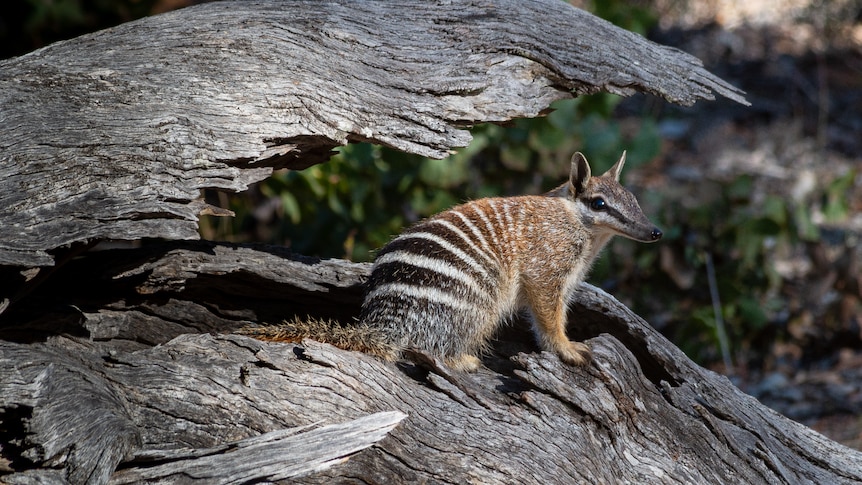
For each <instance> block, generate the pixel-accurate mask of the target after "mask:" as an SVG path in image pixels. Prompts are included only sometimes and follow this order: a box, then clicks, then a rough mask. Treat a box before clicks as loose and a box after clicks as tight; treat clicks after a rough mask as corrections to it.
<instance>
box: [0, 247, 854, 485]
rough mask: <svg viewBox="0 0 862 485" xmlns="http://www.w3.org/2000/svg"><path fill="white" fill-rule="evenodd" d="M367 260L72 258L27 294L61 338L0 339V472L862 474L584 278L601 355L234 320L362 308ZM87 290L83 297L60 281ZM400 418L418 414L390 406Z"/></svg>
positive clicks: (178, 251) (558, 476) (459, 478)
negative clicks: (378, 354)
mask: <svg viewBox="0 0 862 485" xmlns="http://www.w3.org/2000/svg"><path fill="white" fill-rule="evenodd" d="M368 271H369V266H368V265H367V264H354V263H349V262H346V261H340V260H316V259H312V258H305V257H292V256H290V255H289V254H287V253H285V252H284V251H283V250H282V249H278V248H271V247H253V246H232V245H223V244H212V243H195V242H187V243H177V242H174V243H166V244H162V245H156V246H148V247H144V248H141V249H134V250H113V251H103V252H95V253H89V254H87V255H85V256H84V257H81V258H79V259H77V260H75V261H73V262H70V263H69V264H67V265H65V266H64V267H62V268H60V269H58V271H57V272H56V273H55V274H54V278H53V279H52V282H50V283H46V284H45V285H43V286H42V287H40V288H39V290H38V291H37V292H36V293H34V294H33V295H31V297H30V299H29V304H30V305H32V306H33V307H34V308H42V309H53V312H50V313H49V312H45V311H42V315H44V318H45V319H46V320H47V323H46V326H47V325H49V324H50V325H51V328H52V329H53V328H54V326H57V325H62V327H63V328H64V329H65V331H64V334H63V335H57V334H56V332H53V331H48V332H46V333H45V334H44V335H41V336H40V335H36V334H34V333H33V332H32V323H31V324H30V325H27V326H26V327H27V328H26V330H27V332H23V331H22V332H19V333H17V334H14V335H15V338H13V339H9V340H6V341H3V342H0V360H2V365H0V396H2V397H0V409H2V410H3V413H2V414H0V417H1V418H0V419H2V423H3V426H2V427H0V428H2V432H3V435H4V436H2V439H0V442H3V443H10V445H4V448H3V455H2V456H3V457H4V458H6V459H7V460H11V461H12V463H11V465H10V466H11V467H12V468H15V469H16V470H27V471H26V472H22V473H17V474H13V475H9V476H7V477H3V478H4V479H6V480H7V481H10V482H12V483H30V482H36V481H37V480H36V479H32V478H31V477H32V475H33V474H37V473H40V474H41V475H36V476H39V477H40V479H44V476H43V475H44V474H45V473H48V472H50V470H46V469H48V468H54V469H58V468H59V469H60V470H62V473H63V475H62V476H61V477H60V478H63V479H68V480H69V481H71V482H73V483H84V482H90V483H104V482H105V481H106V480H110V481H113V482H115V483H129V482H133V481H138V480H143V479H147V480H164V481H165V482H167V483H178V482H185V481H189V480H191V479H193V478H201V479H205V480H206V481H207V482H208V483H233V482H235V481H237V482H244V481H250V480H255V479H259V480H263V479H273V478H274V477H276V478H277V477H293V479H294V480H298V479H300V478H301V481H303V482H305V483H331V482H333V481H334V482H347V481H359V482H374V483H401V482H408V481H410V482H414V481H415V482H430V483H438V482H454V483H464V482H478V483H622V482H626V481H628V482H631V483H652V482H661V483H770V484H772V483H788V484H796V483H856V482H858V481H860V480H862V454H860V453H859V452H857V451H854V450H851V449H848V448H846V447H844V446H842V445H839V444H837V443H834V442H832V441H830V440H828V439H826V438H824V437H823V436H821V435H819V434H817V433H816V432H814V431H812V430H810V429H808V428H806V427H804V426H802V425H801V424H798V423H795V422H793V421H791V420H789V419H787V418H784V417H782V416H780V415H778V414H777V413H775V412H773V411H771V410H770V409H768V408H766V407H764V406H763V405H761V404H760V403H758V402H757V401H756V400H755V399H753V398H751V397H750V396H747V395H745V394H743V393H742V392H740V391H739V390H738V389H736V388H735V387H734V386H733V385H732V384H731V383H730V382H729V381H728V380H727V379H726V378H724V377H722V376H720V375H718V374H715V373H713V372H710V371H707V370H705V369H702V368H700V367H699V366H697V365H696V364H694V363H693V362H691V361H690V360H689V359H688V358H687V357H686V356H685V355H684V354H683V353H682V352H681V351H679V350H678V349H677V348H675V347H674V346H673V345H672V344H671V343H670V342H668V341H667V340H666V339H664V338H663V337H662V336H661V335H660V334H658V333H657V332H656V331H655V330H653V329H652V327H650V326H649V325H648V324H647V323H646V322H644V321H643V320H642V319H640V318H639V317H637V316H636V315H635V314H633V313H632V312H631V311H630V310H628V309H627V308H626V307H624V306H623V305H622V304H620V303H619V302H618V301H617V300H615V299H614V298H613V297H611V296H610V295H608V294H607V293H604V292H603V291H601V290H599V289H596V288H594V287H592V286H590V285H586V284H585V285H582V287H581V288H580V290H579V291H578V295H577V301H576V303H575V304H574V305H573V307H572V309H571V313H570V319H571V325H570V329H569V334H570V335H571V336H572V337H573V338H578V339H586V340H587V342H588V343H589V345H590V346H591V347H592V349H593V352H594V362H593V364H592V365H591V366H589V367H586V368H575V367H571V366H568V365H565V364H563V363H562V362H560V361H559V360H558V359H557V357H556V356H554V355H553V354H549V353H545V352H540V351H539V350H538V349H537V347H536V345H535V344H534V342H533V339H532V335H531V334H530V333H529V331H528V329H527V327H526V326H525V325H523V324H521V323H515V324H513V325H512V327H511V328H507V329H506V331H505V332H503V333H502V334H501V335H500V337H499V339H498V340H497V341H496V342H495V343H494V345H493V351H492V353H491V354H490V355H488V356H486V357H485V358H484V360H483V363H484V367H483V368H482V369H480V371H479V372H477V373H475V374H467V373H457V372H452V371H449V370H448V369H447V368H446V367H445V366H443V365H442V364H440V363H439V362H437V361H435V360H433V359H431V358H429V357H428V356H425V355H422V354H413V355H411V356H410V358H409V359H408V360H405V361H402V362H398V363H385V362H382V361H379V360H377V359H375V358H373V357H370V356H368V355H365V354H361V353H358V352H349V351H344V350H340V349H337V348H334V347H331V346H329V345H325V344H321V343H317V342H314V341H304V342H302V343H301V344H281V343H267V342H260V341H257V340H253V339H250V338H247V337H244V336H240V335H234V334H231V333H230V332H231V331H232V330H234V329H236V328H238V327H240V326H242V325H245V324H247V323H249V322H252V321H254V322H267V321H275V320H274V319H275V318H277V317H278V316H284V315H285V314H286V313H288V312H290V313H296V314H305V313H307V312H312V315H313V316H317V317H320V316H332V315H333V312H332V311H330V310H331V309H333V308H338V311H337V312H335V313H340V314H341V317H342V318H345V317H344V315H350V314H353V315H355V314H356V312H357V311H358V307H359V304H360V298H361V285H362V282H363V281H364V280H365V278H366V277H367V274H368ZM72 287H78V288H86V290H80V291H78V292H68V291H64V292H60V291H56V290H57V289H58V288H72ZM278 308H282V309H286V310H284V311H282V312H281V313H279V312H278V310H277V309H278ZM314 310H317V312H316V313H315V312H314ZM321 310H323V311H321ZM14 311H15V312H23V313H25V314H31V310H28V309H22V308H16V309H15V310H14ZM35 311H36V310H35V309H34V310H32V312H35ZM347 318H349V317H347ZM22 330H24V329H22ZM74 335H81V337H77V336H74ZM10 340H16V341H10ZM391 412H398V413H403V414H404V415H406V416H407V417H406V418H405V419H403V421H400V418H401V417H403V416H400V415H398V414H383V415H381V414H379V413H391ZM369 416H370V417H369ZM398 421H400V424H397V426H396V423H398ZM318 423H324V424H327V425H332V426H327V427H324V428H320V429H321V430H323V434H324V435H325V436H327V437H329V439H330V441H325V442H324V441H318V439H319V438H318V437H315V436H305V434H303V433H301V432H300V431H279V430H291V429H294V428H300V427H306V426H310V425H314V424H318ZM392 426H395V427H394V429H392V430H391V431H390V432H389V434H388V436H386V437H385V438H384V439H382V440H381V441H378V442H376V444H374V446H371V447H368V448H365V450H364V451H361V452H359V453H356V454H354V455H352V457H351V458H350V459H349V460H346V461H342V462H340V463H338V464H336V465H335V466H332V467H331V468H327V469H326V470H321V468H323V467H324V466H328V465H332V464H333V463H335V462H339V461H340V460H339V458H344V457H346V456H348V455H349V454H351V453H354V452H356V451H357V450H358V449H360V447H361V446H366V445H369V444H371V443H374V442H375V440H377V439H379V438H381V437H382V435H383V434H385V433H386V431H388V430H389V429H391V427H392ZM354 427H356V428H358V429H360V430H362V432H361V433H359V435H358V436H357V432H356V431H355V429H356V428H354ZM267 433H274V434H275V435H276V436H279V437H283V438H284V439H288V440H290V441H286V442H280V441H278V440H270V439H271V438H272V437H273V436H272V435H271V434H269V435H268V434H267ZM353 438H355V439H357V440H360V441H361V444H354V443H348V441H349V439H353ZM261 443H265V444H261ZM299 444H301V445H302V446H300V445H299ZM341 445H344V446H345V447H346V448H344V447H341ZM348 445H350V446H348ZM295 446H296V447H297V448H294V447H295ZM336 446H339V447H338V448H337V449H336ZM275 450H277V452H276V451H275ZM309 450H311V452H310V455H307V454H305V453H306V452H307V451H309ZM315 453H319V455H315ZM315 459H317V460H318V461H314V463H315V464H311V462H312V461H313V460H315ZM306 461H308V463H309V464H308V466H307V467H305V468H303V469H301V470H299V471H296V468H295V467H296V465H297V463H305V462H306ZM317 463H320V465H317ZM55 471H56V470H55ZM215 471H217V472H215ZM302 477H304V478H302Z"/></svg>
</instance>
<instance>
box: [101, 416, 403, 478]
mask: <svg viewBox="0 0 862 485" xmlns="http://www.w3.org/2000/svg"><path fill="white" fill-rule="evenodd" d="M406 417H407V415H406V414H404V413H402V412H398V411H388V412H380V413H375V414H371V415H368V416H365V417H362V418H358V419H355V420H353V421H348V422H345V423H338V424H329V425H326V426H321V427H319V428H315V429H309V428H311V427H309V426H304V427H301V428H300V429H298V430H297V429H285V430H276V431H271V432H269V433H265V434H262V435H259V436H254V437H252V438H247V439H244V440H240V441H236V442H233V443H229V444H225V445H221V446H217V447H212V448H206V449H196V450H168V451H162V450H159V451H153V452H147V451H143V452H139V453H137V454H136V456H135V459H134V460H133V461H132V462H131V464H133V466H132V467H131V468H125V469H122V470H120V471H118V472H117V473H115V474H114V475H113V476H112V477H111V483H112V484H126V483H137V482H139V481H142V480H166V479H170V478H171V477H176V476H181V477H189V478H193V479H199V480H215V481H216V482H217V483H247V482H251V481H258V480H284V479H288V478H297V477H301V476H304V475H308V474H311V473H315V472H319V471H322V470H326V469H328V468H330V467H332V466H333V465H336V464H338V463H341V462H343V461H344V460H346V459H348V458H349V457H350V456H351V455H353V454H355V453H358V452H359V451H362V450H363V449H365V448H368V447H369V446H371V445H373V444H375V443H377V442H378V441H380V440H381V439H383V438H384V437H385V436H386V435H388V434H389V432H390V431H392V430H393V429H394V428H395V427H396V426H397V425H398V424H399V423H400V422H401V421H402V420H404V418H406ZM152 461H158V462H161V463H159V464H156V465H152V464H151V462H152Z"/></svg>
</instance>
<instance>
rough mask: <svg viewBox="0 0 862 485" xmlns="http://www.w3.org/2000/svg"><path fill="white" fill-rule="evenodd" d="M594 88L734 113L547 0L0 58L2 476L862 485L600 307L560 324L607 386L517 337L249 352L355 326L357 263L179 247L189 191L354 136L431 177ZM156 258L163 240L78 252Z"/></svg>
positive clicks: (200, 31)
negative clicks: (452, 153) (461, 344)
mask: <svg viewBox="0 0 862 485" xmlns="http://www.w3.org/2000/svg"><path fill="white" fill-rule="evenodd" d="M536 25H541V26H542V29H536V28H535V26H536ZM321 59H326V60H327V62H321ZM597 91H610V92H616V93H621V94H631V93H632V92H634V91H646V92H650V93H653V94H656V95H658V96H661V97H664V98H665V99H667V100H670V101H672V102H677V103H681V104H690V103H693V102H694V101H695V100H697V99H712V98H713V96H714V94H718V95H721V96H725V97H728V98H730V99H732V100H735V101H739V102H744V100H743V99H742V97H741V95H740V93H739V92H738V91H736V90H735V89H733V88H732V87H730V86H728V85H727V84H726V83H724V82H723V81H721V80H720V79H717V78H715V77H714V76H712V75H710V74H709V73H707V72H706V71H704V70H703V69H702V67H701V66H700V63H699V62H698V61H697V60H695V59H693V58H691V57H690V56H688V55H686V54H684V53H681V52H679V51H677V50H674V49H668V48H665V47H662V46H658V45H655V44H653V43H650V42H648V41H645V40H644V39H642V38H640V37H638V36H636V35H633V34H630V33H628V32H624V31H622V30H620V29H617V28H615V27H613V26H610V25H609V24H607V23H606V22H603V21H600V20H598V19H596V18H594V17H592V16H590V15H588V14H585V13H583V12H581V11H579V10H576V9H573V8H571V7H569V6H568V5H566V4H564V3H563V2H559V1H556V0H543V1H515V0H501V1H496V2H493V3H481V2H468V1H454V2H374V1H365V2H346V1H334V2H326V3H320V2H310V1H309V2H306V1H298V0H297V1H290V2H274V1H259V2H246V1H236V2H220V3H211V4H206V5H201V6H199V7H195V8H190V9H185V10H181V11H178V12H174V13H171V14H166V15H161V16H157V17H153V18H149V19H144V20H141V21H138V22H133V23H129V24H125V25H121V26H119V27H116V28H114V29H109V30H106V31H103V32H98V33H95V34H91V35H87V36H83V37H80V38H77V39H73V40H70V41H66V42H61V43H57V44H54V45H52V46H49V47H48V48H46V49H42V50H40V51H37V52H34V53H31V54H28V55H26V56H22V57H20V58H17V59H9V60H4V61H0V108H2V109H0V122H2V125H3V126H4V128H5V130H6V131H5V132H4V134H5V135H6V136H4V137H3V138H2V139H0V227H3V228H4V229H5V230H4V231H3V233H2V234H0V265H2V266H0V336H2V338H1V339H0V474H3V476H2V480H3V481H6V482H9V483H67V482H72V483H105V482H109V481H113V482H114V483H128V482H134V481H141V480H148V481H159V480H161V481H164V482H166V483H180V482H182V483H184V482H187V481H191V480H194V479H196V478H197V479H200V480H205V481H207V482H225V483H228V482H232V481H253V480H273V479H288V478H290V479H292V480H294V481H296V480H300V481H305V482H308V483H320V482H326V483H329V482H331V481H338V482H345V481H353V482H379V483H392V482H406V481H424V482H432V483H433V482H457V483H463V482H481V483H498V482H499V483H513V482H517V483H560V482H567V483H570V482H589V483H610V482H619V481H630V482H637V483H642V482H653V481H661V482H667V483H727V482H738V483H805V482H810V483H850V482H857V481H859V480H860V479H862V471H860V455H859V453H857V452H855V451H852V450H849V449H847V448H845V447H843V446H841V445H838V444H836V443H833V442H831V441H829V440H827V439H825V438H823V437H822V436H820V435H818V434H816V433H814V432H813V431H811V430H809V429H807V428H805V427H803V426H801V425H799V424H796V423H793V422H791V421H789V420H787V419H785V418H783V417H781V416H779V415H777V414H775V413H773V412H772V411H770V410H768V409H766V408H764V407H763V406H761V405H760V404H758V403H757V402H756V401H754V400H753V399H752V398H750V397H748V396H745V395H744V394H742V393H741V392H739V391H738V390H737V389H735V388H734V387H733V386H732V385H731V384H730V383H729V382H728V381H727V379H725V378H723V377H721V376H718V375H716V374H713V373H711V372H709V371H706V370H704V369H702V368H700V367H698V366H696V365H695V364H693V363H692V362H691V361H690V360H688V359H687V358H686V357H685V356H684V355H683V354H682V353H681V352H680V351H679V350H678V349H677V348H676V347H674V346H673V345H672V344H671V343H669V342H667V341H666V340H665V339H664V338H662V337H661V336H660V335H659V334H657V333H656V332H655V331H654V330H653V329H652V328H651V327H649V326H648V325H647V324H646V323H645V322H643V320H641V319H640V318H639V317H637V316H636V315H634V314H632V313H631V312H630V311H629V310H628V309H626V308H625V307H623V306H622V305H620V304H619V303H618V302H617V301H616V300H614V299H613V298H612V297H610V296H608V295H606V294H605V293H603V292H601V291H599V290H597V289H595V288H593V287H590V286H589V285H584V286H583V287H582V288H581V290H580V292H579V295H578V299H577V302H576V303H575V304H574V305H573V308H572V310H571V319H572V326H571V328H570V331H569V332H570V335H571V336H572V337H573V338H577V339H588V342H589V344H590V345H591V346H592V348H593V350H594V352H595V357H596V358H595V362H594V364H593V365H591V366H590V367H588V368H584V369H578V368H571V367H568V366H565V365H563V364H561V363H560V362H559V361H558V360H557V359H556V357H554V356H553V355H549V354H545V353H540V352H538V351H537V349H536V347H535V345H534V344H533V341H532V336H531V335H530V334H529V332H528V331H527V330H526V329H525V328H524V327H523V326H519V325H513V326H512V327H511V328H508V329H506V331H505V332H503V333H502V334H501V335H500V337H499V339H498V341H497V342H496V343H495V344H494V346H493V352H492V353H491V354H490V355H488V356H486V357H485V359H484V361H483V363H484V364H485V367H483V368H482V369H481V370H480V371H479V372H478V373H476V374H458V373H452V372H450V371H449V370H447V369H446V368H445V367H444V366H441V365H440V364H439V363H438V362H435V361H434V360H433V359H430V358H428V357H427V356H424V355H421V354H414V355H412V356H411V358H410V359H407V360H405V361H402V362H399V363H395V364H388V363H383V362H380V361H378V360H376V359H374V358H372V357H369V356H366V355H363V354H360V353H355V352H347V351H343V350H339V349H335V348H333V347H330V346H327V345H323V344H319V343H315V342H313V341H306V342H303V343H302V344H300V345H287V344H271V343H264V342H259V341H255V340H251V339H249V338H246V337H243V336H239V335H234V334H232V333H231V332H232V331H233V330H235V329H236V328H238V327H239V326H242V325H245V324H246V323H249V322H275V321H278V320H280V319H282V318H288V317H290V316H292V315H300V316H306V315H312V316H317V317H322V318H337V319H340V320H343V321H349V320H350V319H351V318H352V317H354V316H355V315H356V314H357V313H358V307H359V302H360V299H361V295H362V282H363V281H364V279H365V278H366V276H367V272H368V265H362V264H352V263H349V262H345V261H338V260H317V259H314V258H307V257H302V256H297V255H292V254H290V253H289V252H287V251H286V250H284V249H283V248H274V247H266V246H259V245H258V246H236V245H227V244H217V243H206V242H178V241H176V240H180V239H194V238H196V237H197V231H196V220H197V219H196V217H197V215H198V213H200V212H202V211H207V210H214V209H212V208H207V207H205V206H204V205H203V204H202V202H201V201H200V199H199V192H200V190H201V189H203V188H218V189H224V190H243V189H244V188H245V187H246V186H247V184H249V183H251V182H254V181H257V180H261V179H262V178H264V177H266V176H267V175H268V174H269V173H270V172H271V170H272V168H273V167H290V168H301V167H305V166H309V165H312V164H314V163H320V162H323V161H325V160H326V159H327V158H328V156H329V152H330V150H331V149H332V148H333V147H336V146H338V145H343V144H345V143H349V142H352V141H360V140H361V141H372V142H375V143H380V144H385V145H388V146H392V147H394V148H396V149H400V150H403V151H407V152H410V153H417V154H422V155H428V156H434V157H443V156H445V155H446V154H447V153H448V152H449V150H451V149H452V148H453V147H458V146H464V145H465V144H467V142H468V141H469V139H470V137H469V133H468V132H467V131H466V128H467V127H469V126H470V125H472V124H474V123H480V122H503V121H506V120H509V119H512V118H516V117H525V116H536V115H538V114H540V113H541V112H543V111H544V110H545V109H547V107H548V105H549V103H550V102H551V101H554V100H557V99H561V98H565V97H569V96H571V95H572V93H574V94H581V93H587V92H597ZM142 237H160V238H164V239H167V240H169V241H168V242H165V243H162V244H144V245H143V247H141V248H139V249H131V250H112V251H98V252H87V251H85V249H86V244H87V243H89V242H92V241H97V240H100V239H105V238H110V239H129V240H136V239H139V238H142ZM170 240H173V241H170ZM55 262H61V263H63V264H57V265H56V266H54V267H53V268H49V267H50V266H52V265H54V264H55ZM399 413H401V414H399ZM405 415H406V418H405V417H404V416H405Z"/></svg>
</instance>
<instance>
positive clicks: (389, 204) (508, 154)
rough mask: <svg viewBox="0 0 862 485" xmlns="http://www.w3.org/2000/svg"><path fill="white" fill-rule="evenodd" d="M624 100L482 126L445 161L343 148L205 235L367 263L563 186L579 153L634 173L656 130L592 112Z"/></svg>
mask: <svg viewBox="0 0 862 485" xmlns="http://www.w3.org/2000/svg"><path fill="white" fill-rule="evenodd" d="M618 102H619V98H618V97H617V96H612V95H607V94H602V95H596V96H591V97H584V98H578V99H572V100H565V101H561V102H558V103H556V104H555V105H554V108H555V111H553V112H552V113H551V114H550V115H549V116H547V117H546V118H538V119H530V120H517V121H516V122H515V123H514V124H513V126H512V127H509V128H502V127H500V126H496V125H484V126H479V127H476V128H475V129H474V130H473V137H474V140H473V143H471V144H470V146H468V147H466V148H464V149H462V150H459V151H458V152H457V153H455V154H454V155H452V156H450V157H448V158H447V159H444V160H433V159H427V158H422V157H417V156H413V155H407V154H404V153H401V152H397V151H394V150H390V149H387V148H383V147H379V146H373V145H369V144H353V145H348V146H345V147H341V148H339V149H338V151H337V154H336V155H335V156H334V157H333V158H332V159H331V160H330V161H329V162H328V163H326V164H322V165H316V166H313V167H310V168H308V169H306V170H302V171H281V172H279V173H276V174H275V175H274V176H272V177H270V178H269V179H267V180H266V181H265V182H263V183H261V184H260V185H258V187H257V188H256V193H255V195H254V196H253V197H252V198H249V196H248V195H236V196H231V199H230V207H231V209H232V210H234V211H235V212H236V213H237V217H236V219H235V224H234V225H233V227H225V226H218V225H216V224H215V221H213V220H210V219H207V218H205V219H204V221H202V230H203V232H204V235H205V237H208V238H213V239H234V240H261V239H263V240H265V241H268V242H271V243H277V244H286V245H290V246H291V247H292V248H293V249H294V250H295V251H297V252H300V253H304V254H313V255H318V256H322V257H346V258H349V259H353V260H359V261H363V260H369V259H371V258H372V256H373V254H372V250H373V249H375V248H379V247H380V246H382V245H384V244H385V243H386V242H387V241H388V240H389V239H390V238H391V237H392V236H393V235H394V234H397V233H399V232H400V231H401V230H402V229H403V228H404V226H406V225H408V224H410V223H412V222H415V221H417V220H419V219H421V218H424V217H427V216H429V215H431V214H434V213H437V212H440V211H441V210H444V209H446V208H449V207H452V206H454V205H456V204H458V203H461V202H463V201H465V200H468V199H474V198H479V197H488V196H496V195H513V194H524V193H542V192H544V191H546V190H549V189H551V188H553V187H555V186H556V185H559V184H560V183H561V182H562V181H563V180H565V178H566V177H567V176H568V172H569V159H570V158H571V155H572V153H574V152H575V151H577V150H580V151H583V152H584V153H585V154H587V156H588V157H589V158H590V160H591V161H592V163H593V168H594V170H595V171H596V172H597V173H599V172H601V171H604V170H606V169H607V168H609V167H610V166H611V165H612V164H613V163H614V162H615V161H616V160H617V159H618V158H619V155H620V153H621V151H622V150H623V149H624V147H625V148H628V149H629V156H628V160H629V163H630V166H636V165H638V164H639V163H644V162H646V161H647V160H649V158H652V157H654V156H655V155H656V154H657V153H658V147H659V144H658V141H657V137H656V135H655V133H656V128H655V124H654V123H653V122H651V121H645V122H643V123H642V125H641V128H640V130H639V131H638V132H636V133H635V134H633V135H632V136H625V135H624V134H623V133H622V130H621V129H620V127H619V126H618V124H617V123H616V122H613V121H608V120H607V119H606V117H604V116H599V115H598V114H596V113H595V112H594V111H595V110H597V109H599V110H605V111H607V110H610V109H611V107H612V106H613V105H615V104H616V103H618ZM264 201H265V202H264ZM252 205H256V206H257V208H254V209H252V208H251V206H252ZM267 208H269V209H268V210H267Z"/></svg>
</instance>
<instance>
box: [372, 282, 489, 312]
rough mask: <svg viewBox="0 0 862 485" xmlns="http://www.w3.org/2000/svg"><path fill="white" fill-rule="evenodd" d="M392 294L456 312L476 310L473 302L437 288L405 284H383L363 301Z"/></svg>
mask: <svg viewBox="0 0 862 485" xmlns="http://www.w3.org/2000/svg"><path fill="white" fill-rule="evenodd" d="M393 293H395V294H399V295H404V296H411V297H414V298H425V299H427V300H428V301H430V302H433V303H439V304H441V305H446V306H448V307H450V308H454V309H456V310H462V311H468V312H475V311H476V308H477V306H476V305H475V304H474V303H473V302H468V301H464V299H463V298H458V297H455V296H453V295H450V294H449V293H446V292H445V291H442V290H439V289H437V288H432V287H427V286H426V287H421V286H414V285H410V284H407V283H383V284H382V285H379V286H377V287H376V288H374V289H373V290H372V291H370V292H369V293H368V295H366V297H365V301H367V302H368V301H372V300H373V299H374V298H377V297H378V296H385V295H389V294H393Z"/></svg>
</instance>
